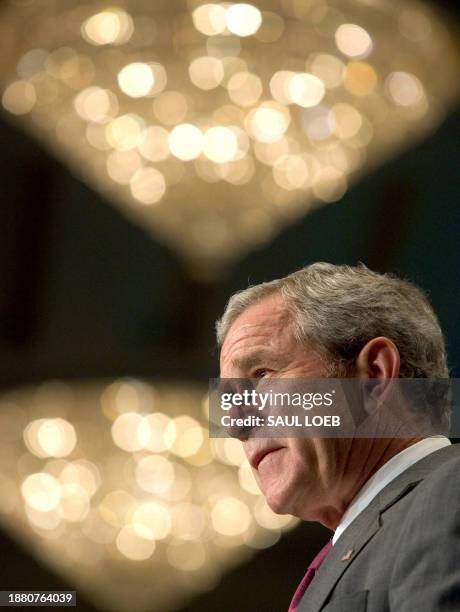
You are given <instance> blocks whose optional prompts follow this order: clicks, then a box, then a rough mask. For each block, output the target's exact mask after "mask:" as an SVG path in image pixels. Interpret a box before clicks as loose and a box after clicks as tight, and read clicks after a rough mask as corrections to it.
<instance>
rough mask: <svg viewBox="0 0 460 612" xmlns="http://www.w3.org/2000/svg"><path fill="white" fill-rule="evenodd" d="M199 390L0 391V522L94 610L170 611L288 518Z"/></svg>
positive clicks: (111, 386) (61, 385) (130, 386)
mask: <svg viewBox="0 0 460 612" xmlns="http://www.w3.org/2000/svg"><path fill="white" fill-rule="evenodd" d="M206 422H207V400H206V398H205V396H204V390H203V389H202V388H200V387H198V386H190V385H182V386H181V385H177V386H175V387H174V388H171V387H169V386H167V385H155V386H153V385H152V384H151V383H148V382H147V381H140V380H133V379H122V380H117V381H107V382H105V383H104V382H100V383H81V382H80V383H75V382H73V383H72V385H69V384H66V383H65V382H62V381H48V382H45V383H42V384H41V385H38V386H36V387H26V388H22V389H16V390H11V391H9V392H7V393H5V394H3V395H2V396H1V397H0V520H1V523H2V525H3V526H4V527H6V528H7V530H8V532H9V533H11V534H13V535H14V536H16V537H17V538H18V539H19V540H21V541H22V542H23V543H24V545H26V546H27V548H28V549H32V551H33V554H34V555H36V556H37V557H38V558H39V559H41V560H42V561H44V562H45V563H46V564H47V565H49V566H50V567H51V568H52V569H53V570H54V571H55V572H56V573H57V574H60V575H62V576H63V577H64V578H65V579H66V580H67V581H68V582H69V584H72V585H75V587H76V588H77V590H78V592H79V593H80V595H82V596H85V597H86V598H89V599H90V600H92V601H93V602H94V603H95V604H96V605H98V606H99V607H101V608H102V609H104V610H110V611H115V612H129V611H131V610H136V611H142V610H151V611H158V612H166V611H168V610H174V609H177V608H178V607H180V606H181V605H183V604H184V603H185V601H186V600H187V599H189V598H190V597H192V596H194V595H196V594H197V593H200V592H202V591H206V590H208V589H211V588H213V587H215V586H216V585H217V584H218V583H219V581H220V578H221V576H222V575H223V574H225V573H226V572H227V571H229V569H231V568H232V567H233V566H234V565H235V564H238V563H241V562H243V561H245V560H247V559H248V558H249V557H250V556H252V555H253V554H254V553H255V552H256V551H257V550H258V549H262V548H267V547H269V546H272V545H273V544H275V543H276V542H277V541H278V540H279V538H280V536H281V534H282V532H283V531H286V530H288V529H291V528H292V527H294V526H295V525H296V524H297V519H294V518H293V517H291V516H288V515H284V516H279V515H275V514H274V513H273V512H272V511H271V510H270V509H269V507H268V506H267V504H266V502H265V500H264V498H263V496H262V495H261V493H260V490H259V488H258V486H257V484H256V482H255V480H254V476H253V474H252V469H251V467H250V465H249V464H248V462H247V460H246V458H245V457H244V453H243V450H242V445H241V443H240V442H239V441H238V440H235V439H231V438H227V439H223V438H221V439H214V440H210V439H209V437H208V431H207V425H206Z"/></svg>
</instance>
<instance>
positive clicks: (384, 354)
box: [355, 336, 401, 379]
mask: <svg viewBox="0 0 460 612" xmlns="http://www.w3.org/2000/svg"><path fill="white" fill-rule="evenodd" d="M400 364H401V359H400V356H399V351H398V348H397V347H396V345H395V343H394V342H392V341H391V340H390V339H389V338H386V337H384V336H379V337H378V338H373V339H372V340H369V342H368V343H367V344H366V345H365V346H364V347H363V348H362V349H361V351H360V353H359V355H358V357H357V359H356V362H355V368H356V376H357V378H372V379H382V378H397V377H398V376H399V370H400Z"/></svg>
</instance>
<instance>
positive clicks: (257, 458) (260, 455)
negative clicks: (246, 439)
mask: <svg viewBox="0 0 460 612" xmlns="http://www.w3.org/2000/svg"><path fill="white" fill-rule="evenodd" d="M282 448H284V447H283V446H274V447H273V448H264V449H261V450H260V451H257V452H256V453H254V455H253V456H252V457H251V459H250V460H249V463H250V464H251V466H252V467H253V468H254V469H255V470H257V468H258V467H259V465H260V463H261V461H262V459H265V457H266V456H267V455H270V454H271V453H274V452H276V451H278V450H280V449H282Z"/></svg>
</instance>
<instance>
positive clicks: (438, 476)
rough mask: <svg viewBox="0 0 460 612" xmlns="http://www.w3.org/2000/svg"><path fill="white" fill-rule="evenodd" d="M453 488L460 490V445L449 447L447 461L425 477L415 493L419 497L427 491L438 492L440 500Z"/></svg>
mask: <svg viewBox="0 0 460 612" xmlns="http://www.w3.org/2000/svg"><path fill="white" fill-rule="evenodd" d="M452 488H459V489H460V444H453V445H452V446H451V447H449V450H448V451H447V454H446V455H445V460H444V461H443V462H442V463H440V464H438V465H436V466H435V467H434V468H433V469H432V470H430V471H429V472H428V473H427V474H426V475H425V477H424V478H423V480H422V481H421V482H420V484H419V486H418V487H416V489H415V491H414V493H415V495H416V496H417V495H420V494H423V493H425V492H426V490H427V489H430V490H437V492H438V493H439V494H440V498H443V497H445V495H444V494H445V493H449V492H451V491H452Z"/></svg>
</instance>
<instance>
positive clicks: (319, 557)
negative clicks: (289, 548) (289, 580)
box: [288, 540, 332, 612]
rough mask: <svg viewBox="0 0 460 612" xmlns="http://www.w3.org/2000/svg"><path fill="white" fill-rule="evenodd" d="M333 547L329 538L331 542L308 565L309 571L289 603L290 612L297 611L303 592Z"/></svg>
mask: <svg viewBox="0 0 460 612" xmlns="http://www.w3.org/2000/svg"><path fill="white" fill-rule="evenodd" d="M331 548H332V540H329V542H328V543H327V544H326V546H324V547H323V548H322V549H321V550H320V551H319V553H318V554H317V555H316V557H315V558H314V559H313V561H312V562H311V563H310V565H309V566H308V569H307V571H306V573H305V576H304V577H303V578H302V580H301V581H300V584H299V586H298V587H297V589H296V592H295V593H294V597H293V598H292V601H291V603H290V605H289V610H288V612H295V611H296V610H297V606H298V605H299V603H300V600H301V599H302V597H303V594H304V593H305V591H306V590H307V588H308V585H309V584H310V582H311V581H312V580H313V578H314V576H315V574H316V572H317V571H318V569H319V566H320V565H321V563H322V562H323V561H324V559H325V558H326V555H327V553H328V552H329V551H330V550H331Z"/></svg>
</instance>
